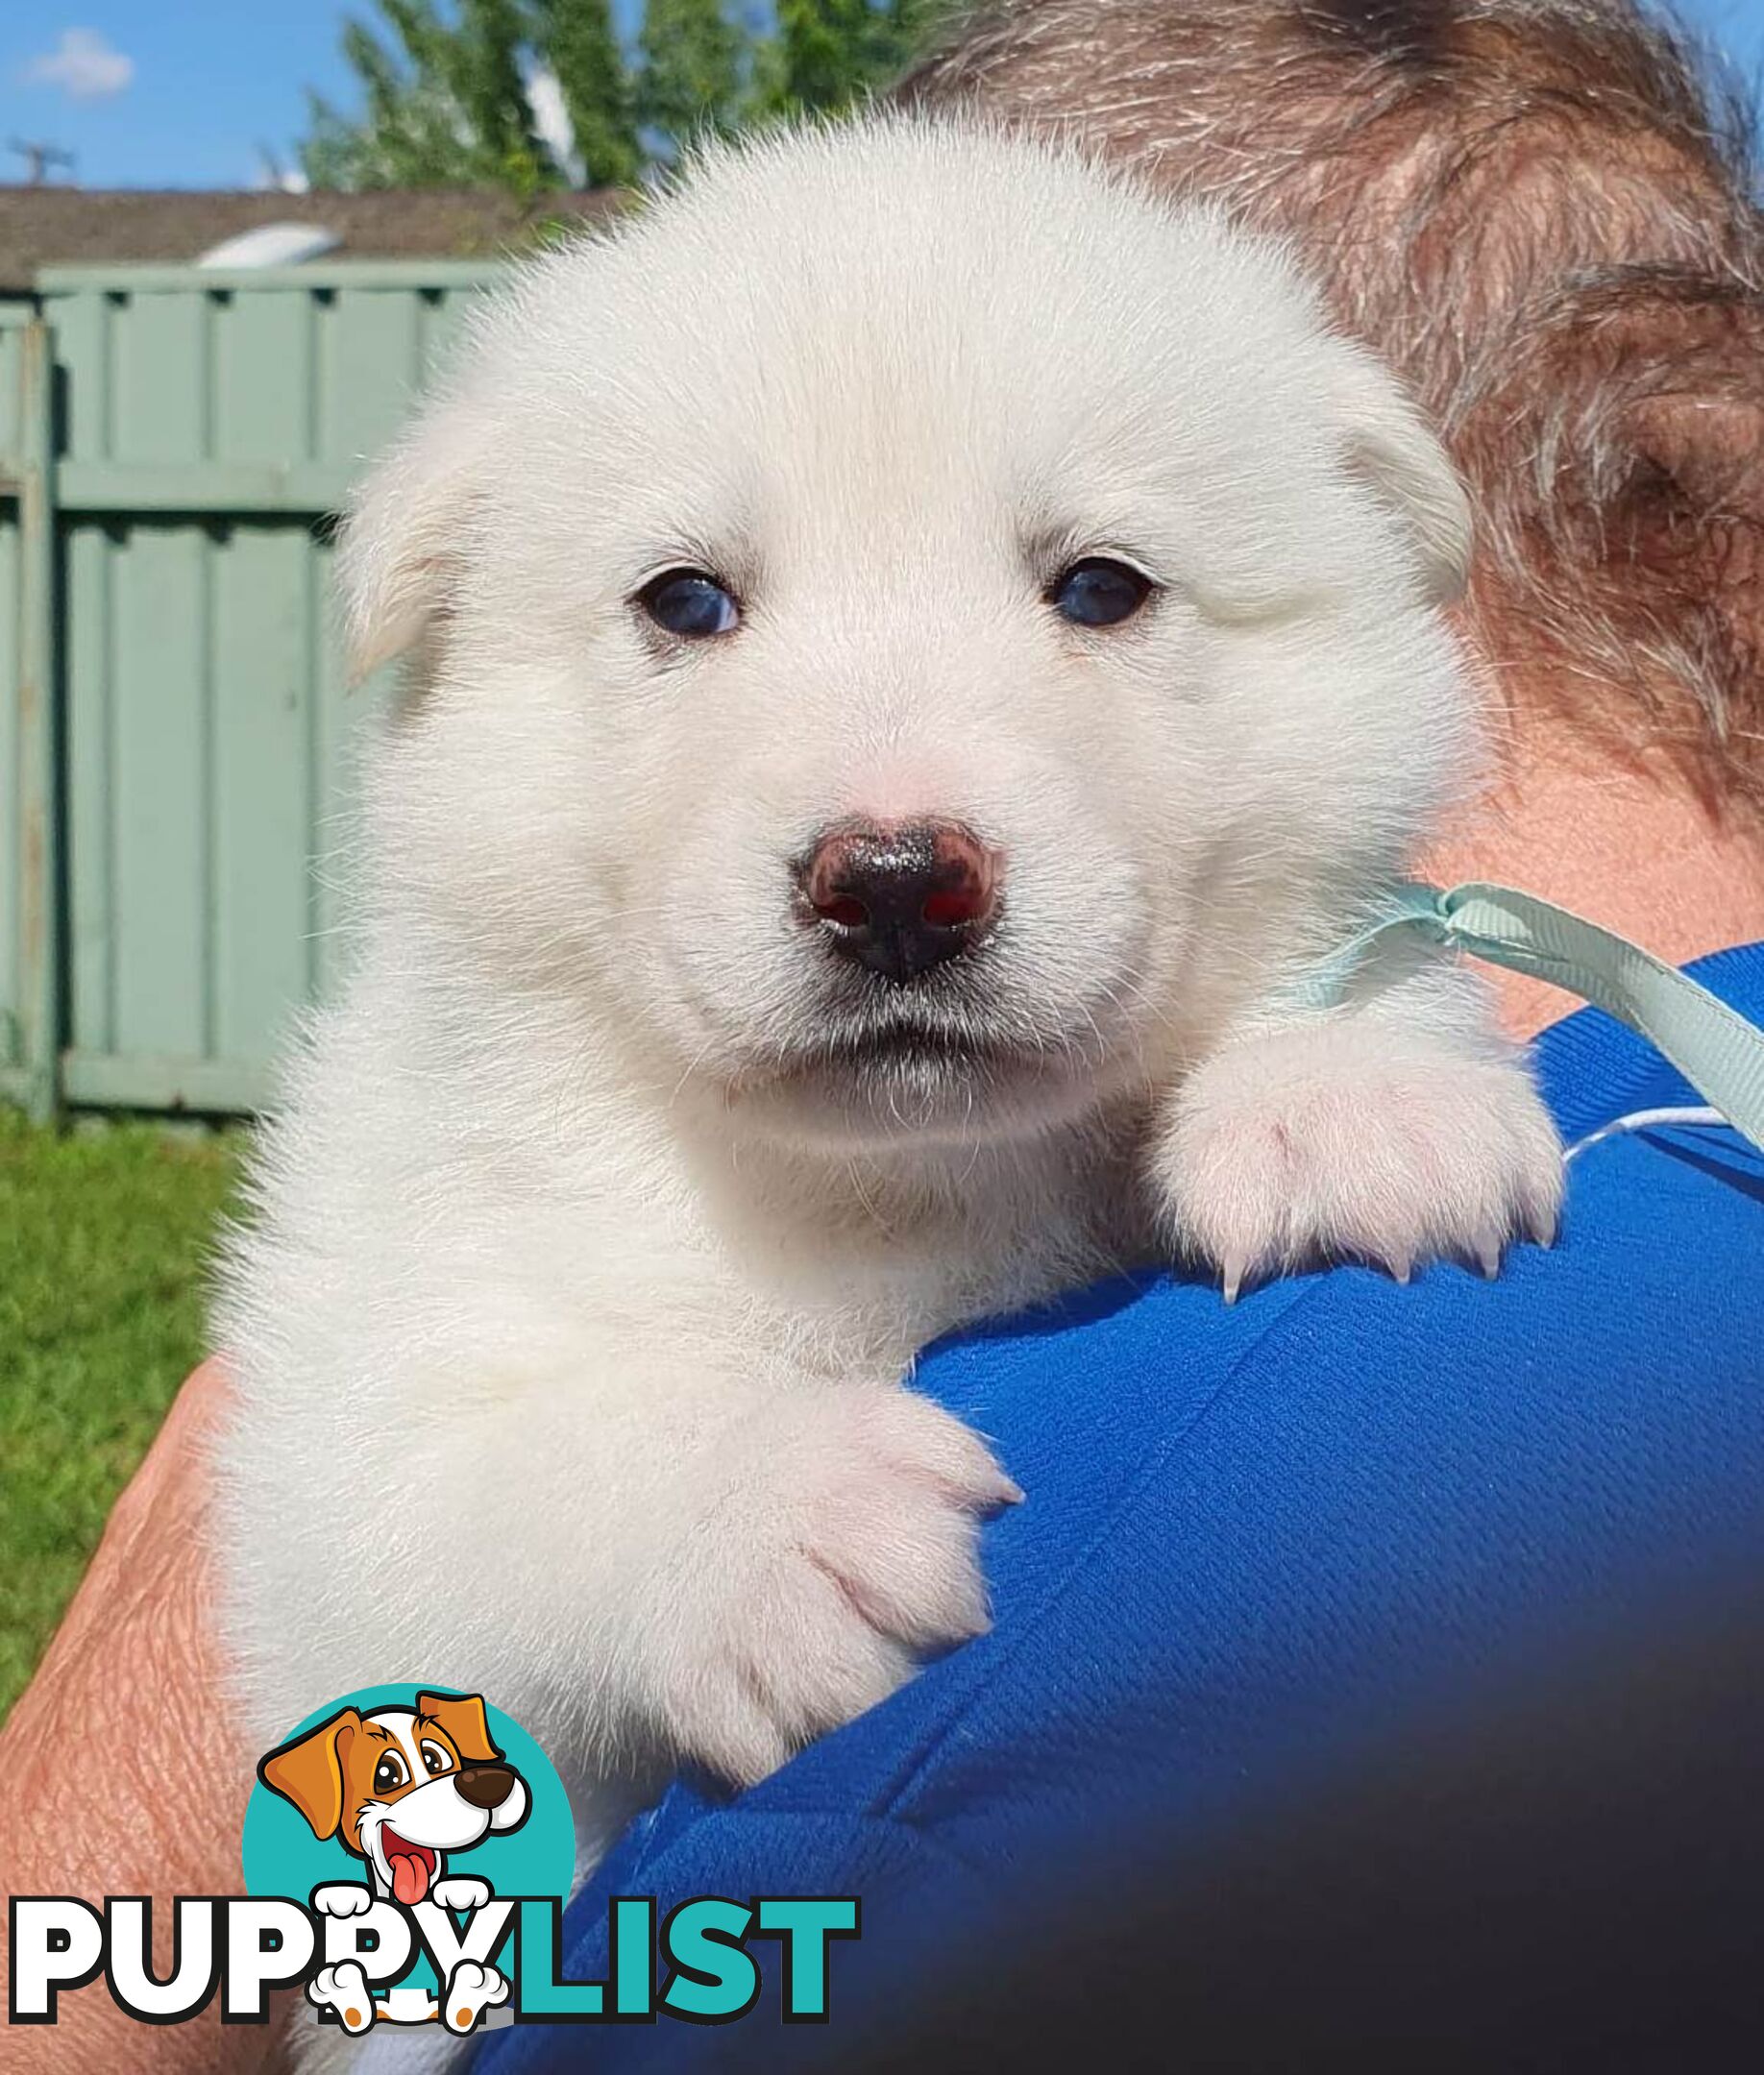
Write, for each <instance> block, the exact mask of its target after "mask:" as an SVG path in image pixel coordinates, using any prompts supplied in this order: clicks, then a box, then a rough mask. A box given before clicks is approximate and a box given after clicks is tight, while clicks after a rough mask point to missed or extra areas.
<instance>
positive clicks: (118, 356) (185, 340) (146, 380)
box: [110, 296, 213, 468]
mask: <svg viewBox="0 0 1764 2075" xmlns="http://www.w3.org/2000/svg"><path fill="white" fill-rule="evenodd" d="M110 321H111V325H112V328H113V331H114V339H115V344H114V350H113V353H112V354H111V359H112V364H113V367H114V371H115V372H114V392H113V401H112V434H113V437H112V452H114V454H115V457H116V459H117V460H119V461H128V462H134V463H137V464H138V463H141V462H154V463H163V462H171V463H173V464H175V465H177V466H178V467H181V468H187V467H188V466H189V464H190V463H191V462H194V461H202V460H206V459H208V457H209V456H210V455H211V454H212V452H213V446H212V439H211V432H210V410H209V401H210V387H209V368H208V326H209V308H208V298H207V297H206V296H134V297H131V298H129V299H128V301H127V302H126V303H118V304H116V305H113V306H112V311H111V320H110Z"/></svg>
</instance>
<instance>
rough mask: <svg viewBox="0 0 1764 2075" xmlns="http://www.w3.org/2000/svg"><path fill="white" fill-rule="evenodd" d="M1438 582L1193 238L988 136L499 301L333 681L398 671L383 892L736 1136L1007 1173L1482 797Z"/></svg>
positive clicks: (705, 197)
mask: <svg viewBox="0 0 1764 2075" xmlns="http://www.w3.org/2000/svg"><path fill="white" fill-rule="evenodd" d="M1467 552H1468V541H1467V530H1466V520H1465V512H1464V506H1463V500H1462V496H1461V492H1460V491H1459V489H1458V485H1457V482H1456V480H1455V479H1454V477H1453V476H1452V473H1451V471H1450V469H1449V467H1448V466H1447V465H1446V463H1445V460H1444V457H1443V455H1442V453H1441V452H1440V451H1439V448H1438V446H1437V444H1436V442H1435V441H1434V440H1433V438H1432V437H1431V435H1429V434H1428V433H1427V432H1426V431H1424V430H1423V428H1422V427H1421V426H1420V423H1419V421H1418V419H1417V418H1416V416H1415V414H1414V412H1413V410H1412V408H1411V407H1410V406H1409V403H1407V402H1406V400H1405V399H1404V398H1403V397H1402V396H1401V395H1400V394H1399V392H1398V391H1397V389H1396V387H1395V385H1394V384H1393V383H1391V381H1390V380H1389V379H1388V378H1387V376H1386V375H1385V373H1384V370H1383V369H1382V368H1380V367H1379V366H1377V365H1376V364H1375V363H1374V362H1373V361H1372V360H1371V359H1370V357H1369V356H1368V355H1366V354H1364V353H1363V352H1362V351H1361V350H1360V349H1359V348H1358V347H1355V346H1353V345H1351V344H1349V343H1348V342H1346V341H1344V340H1343V339H1341V338H1340V337H1338V336H1336V335H1335V333H1334V332H1333V331H1332V330H1331V329H1330V328H1329V327H1328V326H1327V325H1326V324H1325V323H1324V322H1323V320H1322V317H1321V313H1320V310H1319V307H1318V305H1317V303H1316V301H1315V298H1314V296H1313V294H1312V292H1311V290H1310V289H1309V288H1308V287H1307V286H1305V285H1304V284H1303V283H1302V282H1301V281H1299V280H1297V279H1296V278H1295V276H1294V275H1293V273H1292V272H1291V270H1290V269H1289V268H1288V267H1287V266H1286V264H1285V262H1284V261H1283V260H1282V258H1281V257H1280V256H1279V255H1278V254H1277V253H1275V252H1273V251H1271V250H1270V249H1268V248H1267V247H1266V246H1265V245H1263V244H1262V243H1260V242H1257V241H1251V240H1248V239H1246V238H1244V237H1242V236H1241V235H1240V234H1237V233H1235V232H1231V231H1230V230H1229V229H1228V228H1227V227H1226V226H1225V224H1224V223H1223V222H1222V221H1221V220H1220V218H1219V217H1218V216H1217V214H1216V213H1215V212H1213V211H1211V210H1204V209H1193V210H1185V211H1177V210H1174V209H1172V208H1170V207H1167V206H1166V205H1165V204H1164V203H1163V202H1161V201H1160V200H1158V199H1157V198H1155V197H1153V196H1151V195H1150V194H1148V193H1147V192H1146V191H1145V190H1144V189H1143V188H1142V187H1139V186H1138V185H1136V184H1135V183H1132V182H1130V181H1128V180H1126V179H1125V178H1123V177H1118V176H1116V177H1108V176H1105V175H1104V174H1102V173H1099V172H1098V171H1097V170H1096V168H1095V167H1094V166H1093V165H1092V164H1091V163H1090V162H1089V161H1088V160H1087V159H1084V158H1083V157H1081V156H1080V155H1078V154H1077V153H1075V152H1072V151H1069V150H1067V151H1049V150H1044V149H1041V148H1039V147H1034V146H1031V145H1030V144H1028V143H1025V142H1024V141H1022V140H1020V139H1017V140H1013V139H1010V138H1008V137H1005V136H1003V135H1002V134H998V133H996V132H995V131H990V130H987V129H984V128H981V127H978V126H974V125H950V124H943V125H937V124H930V123H919V124H909V123H905V122H901V121H898V120H896V121H894V122H888V123H881V124H867V125H858V126H855V127H852V128H848V129H845V130H827V131H813V130H811V131H808V132H805V133H803V134H799V135H796V136H794V137H789V138H780V139H775V140H771V141H768V142H765V143H762V144H760V145H757V146H751V147H746V148H744V149H743V150H741V151H740V152H733V153H720V154H715V155H713V156H712V158H711V159H710V160H709V161H708V162H707V163H706V164H705V165H704V166H702V167H701V168H699V169H698V170H696V171H695V172H694V173H693V174H692V175H691V176H690V177H689V178H688V180H687V181H686V182H685V183H684V184H683V186H681V187H680V188H679V189H678V190H677V191H676V192H674V193H672V194H670V195H669V196H667V197H665V198H664V199H662V200H660V201H658V202H657V203H655V204H654V206H653V207H650V208H649V209H647V210H645V211H644V212H643V213H641V214H640V215H638V216H636V217H635V218H634V219H632V220H630V221H628V222H627V223H626V224H625V226H624V227H622V229H621V230H620V232H618V234H617V235H616V236H614V237H613V238H610V239H606V240H603V241H600V242H597V243H594V244H591V245H588V246H584V247H580V248H576V249H574V250H571V251H569V252H567V253H564V254H562V255H559V256H555V257H553V258H551V259H549V260H548V261H546V262H545V263H543V264H542V265H541V266H540V267H538V268H537V269H535V270H534V271H533V272H531V273H530V274H529V275H528V276H527V277H526V278H525V280H524V281H523V282H522V283H521V285H520V287H519V288H518V290H517V292H516V294H515V296H514V297H513V298H512V299H511V300H510V301H509V302H508V303H507V304H506V305H504V306H503V307H502V309H501V310H500V311H499V312H497V313H495V314H493V315H492V316H491V318H490V319H489V320H488V323H487V325H486V329H485V330H484V333H483V336H482V337H481V339H480V340H479V341H478V347H477V350H476V352H475V354H473V356H472V358H471V359H470V361H469V363H468V365H467V366H466V368H465V369H464V370H463V371H462V373H461V376H460V378H459V380H458V382H457V384H456V385H455V388H454V391H453V394H452V395H451V396H450V397H447V398H444V399H443V400H442V401H441V402H439V403H437V404H435V405H433V406H431V408H430V410H429V413H428V414H427V416H426V417H425V418H424V419H423V420H421V421H420V422H419V424H418V426H417V427H416V428H415V430H414V431H413V433H412V435H411V436H410V438H409V439H408V440H407V442H406V443H405V445H404V449H403V451H402V452H400V453H399V454H397V455H396V456H395V457H394V458H393V459H392V460H391V461H390V462H389V463H388V464H387V465H386V467H385V468H384V470H383V471H382V472H381V474H380V476H378V477H377V478H375V479H374V481H373V482H372V483H371V484H370V486H369V488H368V490H367V492H366V496H365V499H364V501H363V504H362V507H361V510H360V512H359V513H358V515H357V517H356V520H355V525H354V527H353V529H352V531H351V534H350V537H349V541H348V544H347V552H346V587H347V589H348V592H349V595H350V597H351V600H352V604H353V616H354V624H355V634H356V639H357V646H358V651H359V655H360V659H361V661H362V662H363V663H370V662H373V661H375V660H378V659H380V658H381V657H383V656H384V655H386V654H387V653H389V652H391V651H394V650H396V649H397V648H399V647H403V646H405V645H408V644H409V643H410V642H411V641H413V640H416V639H419V638H421V639H422V640H424V641H425V643H426V645H427V648H428V668H427V671H426V673H425V677H424V689H423V690H422V692H421V695H420V696H419V697H418V698H417V700H416V702H415V704H414V706H413V708H412V710H411V711H410V713H409V715H408V716H407V719H406V721H405V724H404V727H403V728H402V729H401V730H400V731H399V732H398V734H397V735H396V736H395V738H394V740H393V741H392V742H391V743H390V744H389V745H388V747H387V754H386V755H385V757H384V758H383V759H382V760H381V763H380V769H379V775H378V780H377V783H378V785H379V788H380V807H381V813H380V826H381V828H382V830H383V831H384V833H385V834H386V836H387V838H388V841H387V842H386V846H385V847H386V862H385V869H386V871H387V873H388V874H389V875H390V877H391V881H392V883H393V885H394V886H395V887H398V886H402V888H403V889H404V895H403V897H404V903H405V905H404V910H403V911H402V912H403V913H404V914H406V915H409V914H416V915H422V916H423V917H424V918H425V919H429V920H432V921H433V922H434V923H436V924H437V925H438V926H439V928H440V929H441V930H442V932H443V933H444V942H445V945H446V946H447V947H448V948H449V949H450V950H451V952H452V953H453V955H454V956H456V957H458V958H460V959H461V960H463V961H464V962H466V964H468V965H469V966H471V967H472V968H473V969H475V970H476V971H477V972H478V973H480V974H482V973H488V975H489V976H490V978H491V979H492V981H493V982H494V984H495V987H496V989H498V991H499V992H500V993H502V994H503V995H504V996H506V997H507V998H510V999H514V1000H523V999H527V1000H530V999H534V998H536V997H540V996H544V997H547V998H549V999H550V1000H551V1001H553V1002H556V1001H562V1002H563V1003H564V1004H566V1005H568V1004H570V1003H571V1002H573V1001H575V1002H579V1003H581V1004H584V1005H590V1006H592V1007H593V1008H594V1009H595V1010H596V1012H597V1013H599V1014H600V1021H601V1028H602V1030H604V1029H605V1028H606V1027H607V1026H608V1025H610V1027H611V1028H613V1029H615V1030H616V1031H617V1033H618V1038H619V1041H620V1042H621V1043H623V1044H625V1045H626V1046H628V1047H629V1048H630V1051H631V1053H632V1054H633V1055H634V1057H635V1059H636V1060H637V1062H639V1064H640V1066H641V1069H642V1070H643V1071H644V1072H645V1073H646V1074H648V1075H649V1076H650V1077H651V1078H652V1080H653V1083H654V1085H655V1086H657V1088H658V1089H659V1090H660V1091H662V1092H663V1093H667V1094H669V1095H670V1099H672V1096H673V1095H674V1094H677V1093H679V1092H681V1091H682V1090H686V1091H693V1090H697V1091H700V1092H702V1093H704V1094H706V1095H707V1096H708V1098H709V1100H710V1102H711V1103H712V1105H714V1110H715V1114H716V1115H717V1116H718V1117H719V1118H720V1119H724V1120H732V1121H733V1123H734V1124H735V1125H736V1127H737V1128H741V1129H746V1130H750V1131H752V1132H757V1133H760V1134H763V1135H769V1136H774V1137H784V1138H789V1139H793V1140H798V1141H799V1140H802V1139H804V1138H806V1139H811V1140H815V1141H825V1140H829V1139H830V1140H832V1141H834V1142H836V1143H837V1144H838V1145H840V1146H841V1147H849V1146H850V1145H852V1144H854V1143H857V1144H876V1143H894V1142H896V1141H902V1140H904V1139H906V1138H909V1137H910V1138H911V1140H912V1142H913V1143H914V1144H915V1145H916V1146H918V1145H922V1144H923V1143H925V1142H926V1140H927V1139H929V1140H937V1139H939V1138H942V1139H943V1140H944V1141H945V1142H951V1143H953V1142H956V1141H960V1142H962V1143H964V1144H972V1143H974V1142H976V1141H977V1140H982V1139H987V1138H991V1137H995V1136H1001V1135H1019V1134H1023V1133H1033V1132H1037V1131H1040V1130H1042V1129H1044V1128H1045V1127H1046V1126H1047V1125H1049V1124H1050V1123H1053V1122H1057V1121H1059V1120H1061V1119H1063V1118H1065V1117H1068V1116H1070V1115H1072V1114H1073V1113H1075V1112H1076V1111H1084V1110H1090V1109H1092V1108H1094V1107H1095V1106H1096V1105H1097V1104H1098V1103H1099V1102H1101V1101H1103V1100H1105V1099H1106V1098H1107V1097H1108V1096H1109V1095H1110V1094H1111V1093H1112V1092H1115V1091H1118V1090H1120V1089H1122V1088H1124V1087H1138V1086H1141V1085H1142V1084H1144V1083H1145V1082H1146V1081H1148V1080H1150V1079H1152V1078H1154V1077H1159V1078H1161V1077H1162V1074H1163V1073H1164V1071H1165V1070H1167V1067H1168V1065H1169V1064H1170V1063H1171V1058H1172V1050H1173V1048H1180V1047H1182V1046H1183V1045H1184V1043H1185V1039H1186V1040H1187V1041H1189V1042H1192V1041H1197V1040H1201V1039H1203V1038H1205V1037H1206V1036H1207V1035H1208V1024H1207V1022H1206V1018H1207V1017H1208V1015H1209V1014H1210V1013H1211V1014H1212V1015H1213V1016H1214V1017H1216V1016H1217V1015H1218V1014H1219V1013H1222V1010H1223V1007H1224V1005H1225V1002H1226V999H1227V997H1228V996H1229V995H1230V994H1231V992H1232V990H1233V989H1237V990H1238V991H1239V992H1241V991H1244V990H1247V989H1252V988H1253V987H1254V986H1255V985H1256V984H1257V983H1258V982H1259V981H1261V980H1265V978H1266V966H1267V964H1268V962H1269V960H1270V959H1272V958H1274V957H1275V956H1277V955H1279V954H1280V953H1284V954H1286V955H1288V956H1289V955H1290V954H1291V953H1292V951H1293V948H1294V947H1293V944H1292V942H1291V937H1290V931H1289V929H1288V930H1287V931H1286V933H1285V935H1284V936H1283V934H1282V917H1283V916H1288V915H1291V914H1292V912H1293V911H1294V910H1295V909H1297V910H1299V911H1301V912H1302V911H1303V910H1304V908H1305V907H1306V904H1307V902H1308V901H1310V900H1311V899H1313V898H1314V897H1315V895H1316V894H1317V893H1318V892H1319V891H1320V890H1322V889H1325V888H1327V889H1328V890H1330V891H1340V892H1343V893H1351V892H1353V891H1358V890H1359V889H1360V888H1361V887H1362V886H1363V885H1364V884H1365V883H1366V881H1367V880H1368V879H1371V878H1374V877H1376V876H1378V875H1379V874H1380V873H1382V872H1384V871H1387V870H1389V869H1391V868H1393V867H1395V865H1396V864H1397V863H1398V861H1399V860H1400V858H1401V856H1402V854H1403V852H1404V851H1405V849H1406V847H1407V846H1408V845H1409V843H1410V842H1412V841H1413V840H1414V838H1415V836H1416V834H1417V832H1418V831H1419V830H1420V829H1421V828H1423V827H1424V826H1425V825H1426V823H1427V821H1428V819H1429V818H1430V816H1431V814H1432V813H1433V811H1434V810H1435V809H1436V808H1437V807H1438V805H1439V804H1440V801H1441V799H1442V797H1443V796H1444V795H1445V794H1446V793H1448V792H1449V791H1450V790H1451V789H1452V788H1453V787H1455V786H1457V785H1459V784H1461V783H1462V782H1463V780H1464V777H1465V774H1466V770H1467V769H1468V767H1469V765H1470V762H1471V760H1472V758H1473V755H1474V745H1473V744H1472V743H1471V741H1470V737H1471V734H1472V728H1471V724H1470V714H1469V700H1468V698H1467V697H1466V696H1465V694H1464V691H1463V687H1462V683H1461V680H1460V676H1459V671H1458V655H1457V651H1456V649H1455V647H1454V645H1453V643H1452V641H1451V639H1450V637H1449V634H1448V632H1447V630H1446V628H1445V627H1444V625H1443V623H1442V621H1441V618H1440V616H1439V614H1438V612H1437V611H1436V610H1435V607H1436V605H1437V603H1438V602H1439V601H1440V600H1441V599H1442V598H1448V597H1450V596H1452V595H1454V594H1455V593H1456V591H1457V589H1458V586H1459V584H1460V583H1461V580H1462V574H1463V568H1464V563H1465V560H1466V558H1467ZM468 977H469V975H468V974H464V973H462V981H463V980H464V979H466V978H468ZM609 1010H610V1011H611V1012H612V1013H610V1014H608V1013H607V1012H608V1011H609ZM1176 1056H1178V1057H1179V1056H1180V1051H1177V1052H1176Z"/></svg>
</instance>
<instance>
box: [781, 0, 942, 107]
mask: <svg viewBox="0 0 1764 2075" xmlns="http://www.w3.org/2000/svg"><path fill="white" fill-rule="evenodd" d="M929 15H930V6H929V0H778V9H777V19H778V32H777V49H776V57H775V61H774V64H773V67H772V91H771V95H770V99H771V102H772V106H773V108H775V109H776V110H780V111H781V112H784V113H787V114H795V113H796V112H798V111H800V110H817V111H823V112H824V111H829V110H838V109H843V108H847V107H849V106H850V105H851V103H852V102H854V101H857V100H859V99H861V98H862V97H863V96H864V95H865V94H866V93H868V92H870V91H871V90H872V89H873V88H875V87H878V86H884V85H887V84H888V83H889V81H890V80H892V79H893V78H894V76H895V75H896V74H897V73H899V72H900V71H901V70H903V69H904V67H905V66H906V64H907V62H908V61H909V60H910V59H911V58H912V57H913V56H914V54H915V52H916V51H917V50H918V49H919V46H920V41H921V38H922V37H923V35H924V33H925V30H926V27H927V24H928V20H929Z"/></svg>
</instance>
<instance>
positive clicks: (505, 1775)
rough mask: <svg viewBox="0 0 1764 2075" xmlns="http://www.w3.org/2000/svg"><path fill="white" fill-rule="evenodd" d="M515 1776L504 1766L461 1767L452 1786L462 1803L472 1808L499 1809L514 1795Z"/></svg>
mask: <svg viewBox="0 0 1764 2075" xmlns="http://www.w3.org/2000/svg"><path fill="white" fill-rule="evenodd" d="M514 1783H515V1776H514V1773H513V1772H512V1771H511V1770H509V1768H508V1767H507V1766H505V1765H480V1766H462V1767H461V1768H460V1770H459V1777H458V1779H457V1780H456V1781H455V1782H454V1785H455V1786H457V1788H458V1789H459V1797H460V1799H461V1800H462V1801H469V1802H470V1803H471V1804H472V1806H473V1807H474V1808H479V1809H495V1808H501V1807H502V1803H503V1802H504V1801H506V1800H507V1798H508V1796H509V1795H510V1794H513V1793H514Z"/></svg>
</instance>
